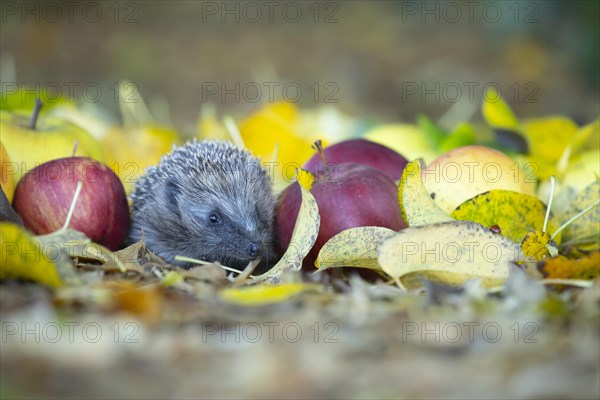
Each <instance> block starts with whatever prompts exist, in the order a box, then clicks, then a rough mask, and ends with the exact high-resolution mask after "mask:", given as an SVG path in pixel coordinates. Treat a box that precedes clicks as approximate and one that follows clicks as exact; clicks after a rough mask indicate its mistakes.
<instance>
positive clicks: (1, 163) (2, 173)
mask: <svg viewBox="0 0 600 400" xmlns="http://www.w3.org/2000/svg"><path fill="white" fill-rule="evenodd" d="M13 167H14V166H13V165H12V164H11V162H10V158H9V157H8V154H7V153H6V150H5V149H4V145H3V144H2V142H0V186H2V190H3V191H4V194H5V195H6V197H7V198H8V201H10V202H12V199H13V195H14V193H15V177H14V168H13Z"/></svg>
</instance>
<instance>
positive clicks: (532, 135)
mask: <svg viewBox="0 0 600 400" xmlns="http://www.w3.org/2000/svg"><path fill="white" fill-rule="evenodd" d="M522 131H523V134H524V136H525V138H526V139H527V143H528V146H529V159H530V161H531V162H534V163H536V164H537V165H538V167H539V168H538V169H537V176H538V177H539V178H541V179H547V178H549V177H550V176H552V175H556V174H557V164H558V161H559V159H560V157H561V155H562V154H563V152H564V151H565V149H566V148H567V146H568V144H569V143H570V142H571V141H572V140H573V138H574V137H575V135H576V134H577V131H578V128H577V125H576V124H575V123H574V122H573V121H572V120H570V119H569V118H565V117H546V118H536V119H530V120H527V121H525V122H524V123H523V128H522Z"/></svg>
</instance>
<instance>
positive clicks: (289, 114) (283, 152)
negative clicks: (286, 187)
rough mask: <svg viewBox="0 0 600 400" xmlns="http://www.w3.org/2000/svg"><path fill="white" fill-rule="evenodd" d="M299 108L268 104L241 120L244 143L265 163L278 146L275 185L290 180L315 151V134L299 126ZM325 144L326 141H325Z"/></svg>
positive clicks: (240, 125)
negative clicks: (304, 130) (302, 129)
mask: <svg viewBox="0 0 600 400" xmlns="http://www.w3.org/2000/svg"><path fill="white" fill-rule="evenodd" d="M299 121H300V119H299V110H298V109H297V107H296V106H295V105H294V104H292V103H289V102H278V103H273V104H269V105H267V106H265V107H263V108H261V109H259V110H258V111H256V112H255V113H253V114H251V115H250V116H249V117H248V118H246V119H244V120H242V121H241V122H240V123H239V130H240V134H241V136H242V139H243V141H244V144H245V146H246V147H247V148H248V149H249V150H250V151H251V152H252V154H254V155H255V156H257V157H260V158H261V160H263V162H270V161H272V160H273V150H274V149H275V147H276V146H279V151H278V156H277V159H276V160H274V161H275V162H276V164H275V165H273V173H274V175H273V176H274V178H275V184H278V183H280V182H281V181H285V182H289V181H290V180H291V179H292V178H293V177H294V175H295V171H294V167H295V168H299V167H300V166H301V165H302V163H303V162H305V161H306V160H308V159H309V158H310V156H312V154H313V152H314V151H313V149H312V147H311V145H312V143H313V142H314V140H316V139H319V138H317V137H313V135H312V134H311V135H306V134H305V133H304V132H302V131H301V130H300V129H299V126H298V124H299ZM324 145H326V143H324Z"/></svg>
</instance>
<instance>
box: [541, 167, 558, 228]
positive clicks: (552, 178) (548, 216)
mask: <svg viewBox="0 0 600 400" xmlns="http://www.w3.org/2000/svg"><path fill="white" fill-rule="evenodd" d="M555 188H556V180H555V179H554V176H551V177H550V199H548V207H547V208H546V218H544V228H543V229H542V232H544V233H545V232H546V228H547V227H548V219H549V218H550V209H551V208H552V200H554V189H555Z"/></svg>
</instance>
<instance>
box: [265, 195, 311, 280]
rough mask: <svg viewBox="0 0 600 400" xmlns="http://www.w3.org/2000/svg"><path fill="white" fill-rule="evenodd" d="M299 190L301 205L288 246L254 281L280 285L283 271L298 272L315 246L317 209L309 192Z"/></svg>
mask: <svg viewBox="0 0 600 400" xmlns="http://www.w3.org/2000/svg"><path fill="white" fill-rule="evenodd" d="M300 190H301V192H302V204H301V205H300V211H299V212H298V218H297V219H296V225H294V230H293V231H292V238H291V239H290V245H289V246H288V248H287V250H286V251H285V253H284V255H283V257H281V260H279V261H278V262H277V264H275V266H274V267H273V268H271V269H270V270H269V271H267V272H265V273H264V274H262V275H259V276H256V277H255V280H258V281H266V282H270V283H280V282H281V274H282V273H283V272H284V271H288V270H289V271H299V270H300V268H301V267H302V260H304V257H306V255H307V254H308V252H309V251H310V249H311V248H312V247H313V245H314V244H315V241H316V240H317V235H318V234H319V225H320V223H321V218H320V216H319V207H318V206H317V201H316V200H315V198H314V196H313V195H312V194H311V193H310V191H308V190H306V189H305V188H304V187H303V186H302V185H300Z"/></svg>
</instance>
